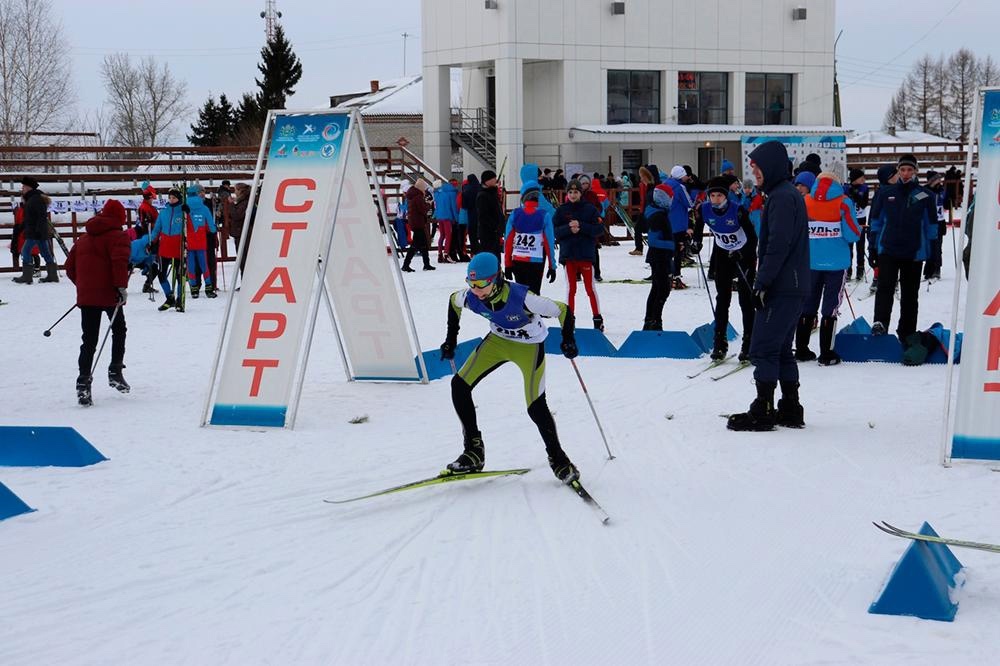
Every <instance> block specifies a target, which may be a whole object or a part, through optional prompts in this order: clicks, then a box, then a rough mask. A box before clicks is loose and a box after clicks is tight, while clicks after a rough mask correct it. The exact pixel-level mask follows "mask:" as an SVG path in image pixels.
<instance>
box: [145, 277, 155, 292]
mask: <svg viewBox="0 0 1000 666" xmlns="http://www.w3.org/2000/svg"><path fill="white" fill-rule="evenodd" d="M142 293H144V294H155V293H156V287H154V286H153V281H152V280H146V281H145V282H144V283H143V285H142Z"/></svg>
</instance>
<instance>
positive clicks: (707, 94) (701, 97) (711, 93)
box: [677, 72, 729, 125]
mask: <svg viewBox="0 0 1000 666" xmlns="http://www.w3.org/2000/svg"><path fill="white" fill-rule="evenodd" d="M677 124H679V125H695V124H709V125H727V124H729V75H728V74H726V73H724V72H677Z"/></svg>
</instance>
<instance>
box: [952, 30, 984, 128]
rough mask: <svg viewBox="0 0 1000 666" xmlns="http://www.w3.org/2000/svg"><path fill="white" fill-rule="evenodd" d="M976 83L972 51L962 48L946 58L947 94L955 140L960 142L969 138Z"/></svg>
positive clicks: (977, 70)
mask: <svg viewBox="0 0 1000 666" xmlns="http://www.w3.org/2000/svg"><path fill="white" fill-rule="evenodd" d="M978 81H979V65H978V64H977V63H976V56H975V54H974V53H973V52H972V51H970V50H969V49H965V48H962V49H959V50H958V51H956V52H955V53H954V54H952V56H951V57H950V58H948V93H949V95H950V96H951V103H952V108H953V109H954V112H955V133H956V134H957V136H956V138H957V139H958V140H960V141H965V140H966V139H967V138H968V136H969V125H970V123H971V122H972V105H973V103H974V102H975V100H976V85H977V83H978Z"/></svg>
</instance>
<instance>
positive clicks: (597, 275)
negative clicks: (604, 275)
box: [594, 243, 601, 281]
mask: <svg viewBox="0 0 1000 666" xmlns="http://www.w3.org/2000/svg"><path fill="white" fill-rule="evenodd" d="M594 279H595V280H597V281H600V279H601V244H600V243H598V244H597V245H595V246H594Z"/></svg>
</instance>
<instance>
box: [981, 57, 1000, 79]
mask: <svg viewBox="0 0 1000 666" xmlns="http://www.w3.org/2000/svg"><path fill="white" fill-rule="evenodd" d="M979 85H981V86H996V85H1000V66H998V65H997V62H996V61H995V60H994V59H993V56H991V55H987V56H986V57H985V58H983V59H982V60H981V61H980V62H979Z"/></svg>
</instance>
